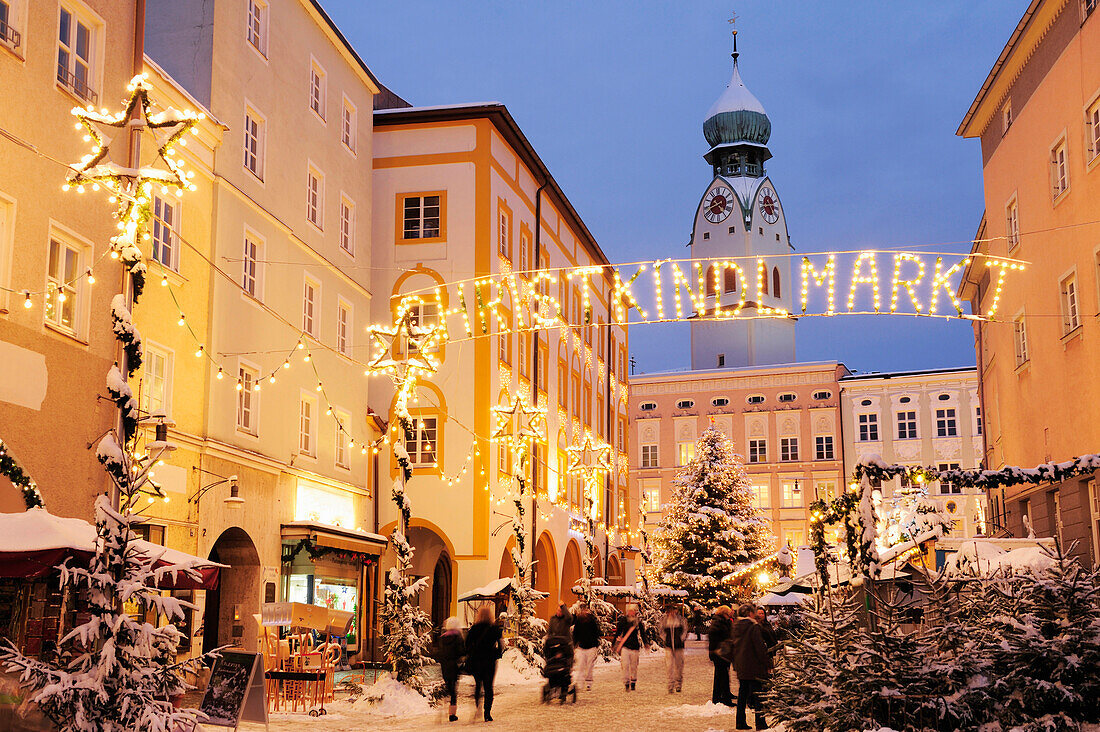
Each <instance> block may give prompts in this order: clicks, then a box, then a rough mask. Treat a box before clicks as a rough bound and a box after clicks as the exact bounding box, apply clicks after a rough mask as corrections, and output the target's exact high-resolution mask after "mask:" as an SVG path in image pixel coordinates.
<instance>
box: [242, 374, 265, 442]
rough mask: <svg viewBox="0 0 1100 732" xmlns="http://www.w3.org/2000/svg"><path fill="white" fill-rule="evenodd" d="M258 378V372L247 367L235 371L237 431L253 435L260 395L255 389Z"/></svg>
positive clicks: (256, 422)
mask: <svg viewBox="0 0 1100 732" xmlns="http://www.w3.org/2000/svg"><path fill="white" fill-rule="evenodd" d="M259 378H260V374H259V372H258V371H256V370H255V369H252V368H249V367H247V366H240V367H239V369H238V371H237V429H239V430H241V431H243V432H248V433H249V434H253V435H254V434H256V425H257V424H258V419H257V411H258V409H257V408H258V407H259V403H258V402H259V400H260V394H259V392H257V391H256V388H255V387H256V381H257V380H258V379H259Z"/></svg>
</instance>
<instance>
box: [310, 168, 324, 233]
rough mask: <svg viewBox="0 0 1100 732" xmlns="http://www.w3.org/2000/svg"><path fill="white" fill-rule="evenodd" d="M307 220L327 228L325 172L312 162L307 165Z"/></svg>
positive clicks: (321, 229)
mask: <svg viewBox="0 0 1100 732" xmlns="http://www.w3.org/2000/svg"><path fill="white" fill-rule="evenodd" d="M306 221H308V222H309V223H311V224H313V226H315V227H316V228H317V230H318V231H324V230H325V174H324V173H322V172H321V169H320V168H318V167H317V166H316V165H314V164H313V163H312V162H310V163H309V164H308V165H307V166H306Z"/></svg>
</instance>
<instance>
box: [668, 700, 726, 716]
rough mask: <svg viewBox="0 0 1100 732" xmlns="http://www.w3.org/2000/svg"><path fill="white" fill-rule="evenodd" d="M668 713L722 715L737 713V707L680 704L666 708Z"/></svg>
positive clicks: (711, 704) (712, 704)
mask: <svg viewBox="0 0 1100 732" xmlns="http://www.w3.org/2000/svg"><path fill="white" fill-rule="evenodd" d="M668 713H669V714H681V715H683V716H685V717H724V716H726V715H730V714H736V713H737V707H728V706H726V705H725V704H715V703H714V702H707V703H706V704H681V705H680V706H678V707H672V708H670V709H669V710H668Z"/></svg>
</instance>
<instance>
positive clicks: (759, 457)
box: [630, 362, 848, 548]
mask: <svg viewBox="0 0 1100 732" xmlns="http://www.w3.org/2000/svg"><path fill="white" fill-rule="evenodd" d="M847 374H848V370H847V369H846V368H845V367H844V365H843V364H840V363H836V362H817V363H815V362H806V363H797V364H779V365H772V366H761V367H749V368H740V369H711V370H698V371H672V372H663V373H651V374H639V375H634V376H632V377H631V378H630V421H631V429H632V431H633V436H634V442H633V444H632V446H631V449H632V454H631V456H630V457H631V471H630V473H631V482H632V483H633V484H634V485H635V486H636V490H637V492H638V494H639V496H640V497H641V500H642V501H643V505H644V508H645V512H646V521H647V523H648V524H657V523H659V522H660V520H661V519H662V517H663V515H664V511H665V508H666V506H667V505H668V504H669V503H670V502H671V501H672V500H673V492H674V484H673V481H674V479H675V476H676V473H677V471H678V470H679V469H680V467H681V466H683V465H685V464H686V463H687V462H688V461H690V460H691V458H692V457H693V456H694V454H695V442H696V440H697V439H698V438H699V436H700V435H701V434H702V433H703V431H704V430H706V429H707V428H708V427H709V426H710V425H711V424H713V425H714V426H715V427H716V428H717V429H719V430H720V431H721V432H722V433H723V434H725V435H726V436H727V437H729V438H730V439H731V440H732V441H733V444H734V449H735V450H736V451H737V453H738V454H739V455H740V456H741V459H742V461H743V462H744V464H745V469H746V471H747V472H748V475H749V480H750V481H751V482H752V488H753V493H754V502H755V505H756V507H757V508H759V509H760V510H761V511H762V512H763V513H764V515H765V516H766V517H767V518H768V520H769V522H770V524H771V530H772V533H773V534H774V535H775V537H776V541H777V543H776V547H777V548H778V547H779V546H781V545H783V544H789V545H790V546H791V547H793V548H798V547H800V546H803V545H806V544H807V542H808V540H809V505H810V504H811V503H812V502H813V501H814V500H816V499H818V498H830V497H835V496H836V495H838V491H840V490H843V486H844V484H845V482H844V465H843V461H842V458H841V444H842V442H843V439H842V429H843V428H842V424H841V415H840V386H839V381H838V380H839V379H840V378H841V377H843V376H846V375H847Z"/></svg>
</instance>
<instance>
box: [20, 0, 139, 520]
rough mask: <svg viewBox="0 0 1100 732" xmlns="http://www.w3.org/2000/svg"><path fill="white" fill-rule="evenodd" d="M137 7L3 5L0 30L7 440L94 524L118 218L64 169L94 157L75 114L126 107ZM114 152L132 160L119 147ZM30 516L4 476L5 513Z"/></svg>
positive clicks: (106, 425) (71, 510) (55, 497)
mask: <svg viewBox="0 0 1100 732" xmlns="http://www.w3.org/2000/svg"><path fill="white" fill-rule="evenodd" d="M134 5H135V4H134V3H133V2H107V1H106V0H87V2H83V1H81V0H73V1H70V0H59V1H57V2H52V1H47V0H42V1H41V2H39V1H38V0H6V1H5V2H4V7H5V9H6V13H5V15H4V16H3V21H4V22H3V24H0V95H3V98H4V99H5V100H8V101H7V102H6V103H5V104H3V105H0V129H2V130H3V134H2V135H0V439H2V440H3V441H4V442H5V444H6V445H7V446H8V450H9V451H10V452H11V454H12V455H13V456H15V458H16V459H17V460H19V462H20V463H21V464H22V466H23V468H24V469H25V470H26V471H27V472H28V473H29V474H30V475H31V476H32V477H33V478H34V479H35V480H36V481H37V482H38V484H39V487H40V489H41V491H42V494H43V497H44V499H45V502H46V505H47V506H48V508H49V510H50V511H51V512H53V513H55V514H57V515H60V516H70V517H80V518H90V517H91V515H92V505H93V502H94V500H95V496H96V495H97V494H98V493H101V492H103V491H106V490H107V488H108V485H109V481H108V480H107V477H106V475H105V474H104V472H103V469H102V468H101V467H100V465H99V464H98V463H97V462H96V460H95V455H94V452H93V451H92V450H91V449H89V448H88V445H89V444H92V445H93V446H94V444H95V443H96V442H98V440H99V437H100V435H102V434H103V433H104V432H106V431H107V430H108V429H110V428H111V427H113V426H114V423H115V419H116V413H115V410H114V409H113V407H112V406H111V405H110V403H109V402H107V401H99V400H97V396H98V395H100V394H105V393H106V386H105V380H106V375H107V372H108V370H109V369H110V367H111V364H112V363H113V362H114V360H115V358H116V353H115V340H114V336H113V334H112V333H111V327H110V316H109V312H110V310H109V308H110V301H111V297H112V296H113V295H114V293H115V292H117V285H118V283H119V282H120V281H121V273H120V271H119V267H118V264H117V262H115V261H113V260H111V259H108V258H105V255H106V253H107V248H108V242H109V240H110V238H111V237H112V236H114V234H115V233H116V229H115V222H114V219H113V217H112V214H113V212H114V207H113V206H112V205H111V204H110V203H108V201H107V197H106V196H105V195H104V194H102V193H96V192H93V191H88V192H87V193H85V194H84V195H79V194H78V193H77V192H76V191H75V189H74V190H70V191H68V192H63V191H62V190H61V186H62V184H64V183H65V180H66V178H67V176H68V174H69V172H70V171H69V170H68V169H67V168H66V165H67V164H68V163H70V162H77V161H79V160H80V159H81V158H82V157H84V155H86V154H87V153H88V151H89V146H88V144H87V143H86V142H84V141H82V133H81V132H78V131H76V130H74V117H73V116H72V114H70V110H71V109H72V108H73V107H75V106H85V105H86V104H94V105H95V106H96V107H101V106H109V107H111V108H112V109H113V108H115V107H116V106H117V105H118V104H119V102H120V101H121V100H122V99H123V98H124V97H125V96H126V84H127V82H128V81H129V79H130V78H131V77H132V76H133V75H134V71H135V69H134V61H133V59H134V56H133V50H134V46H135V43H134V40H135V39H134V22H135V11H134ZM15 100H18V102H15ZM29 110H33V114H31V113H29ZM112 155H113V156H115V157H116V160H119V161H120V162H122V163H125V162H126V143H125V141H124V140H123V141H122V142H121V143H119V144H117V145H116V146H115V148H114V149H113V150H112ZM62 428H63V431H61V430H62ZM23 508H24V505H23V500H22V495H21V494H20V493H19V492H18V491H16V490H15V489H14V488H12V487H11V485H10V483H8V481H7V480H6V479H4V478H0V511H21V510H23Z"/></svg>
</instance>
